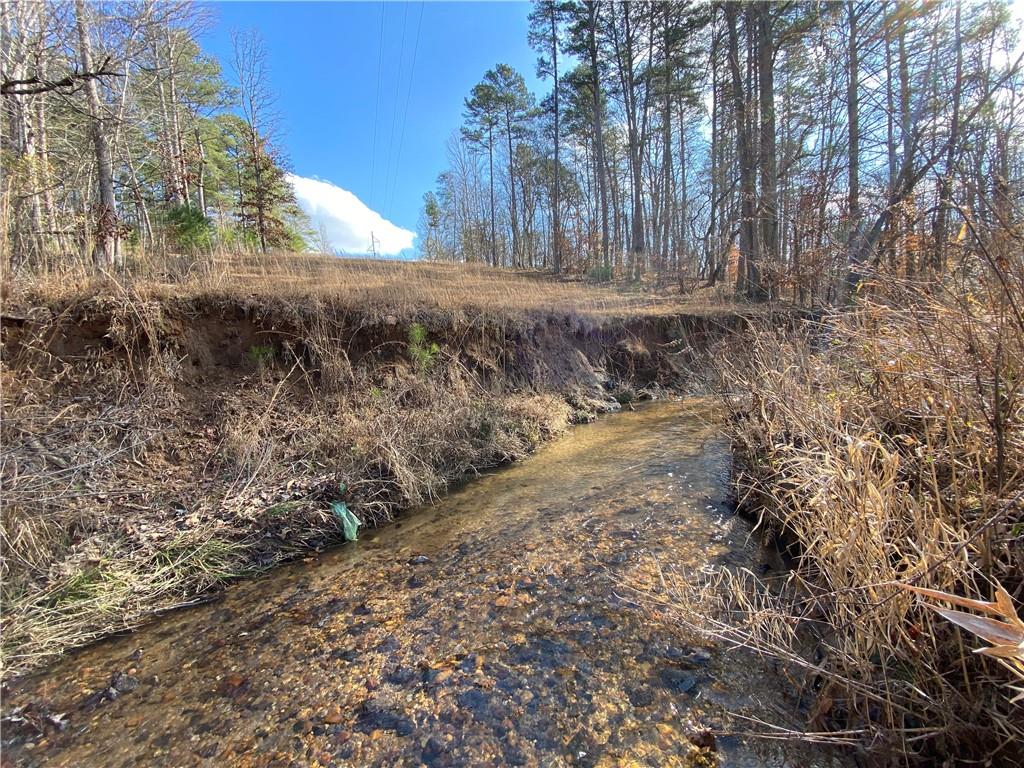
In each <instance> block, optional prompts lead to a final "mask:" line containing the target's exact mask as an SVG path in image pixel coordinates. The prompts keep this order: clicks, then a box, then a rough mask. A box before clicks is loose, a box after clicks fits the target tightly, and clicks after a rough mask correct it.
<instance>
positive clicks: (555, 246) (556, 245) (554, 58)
mask: <svg viewBox="0 0 1024 768" xmlns="http://www.w3.org/2000/svg"><path fill="white" fill-rule="evenodd" d="M555 10H556V7H555V5H554V4H552V6H551V71H552V74H553V75H554V79H555V90H554V98H555V185H554V186H555V199H554V201H553V204H552V206H551V240H552V249H551V258H552V261H553V262H554V264H553V266H554V269H555V274H560V273H561V272H562V220H561V208H560V207H559V197H560V196H561V178H562V172H561V168H562V166H561V164H560V161H559V158H558V150H559V144H560V135H559V131H558V120H559V110H558V18H557V16H556V14H555Z"/></svg>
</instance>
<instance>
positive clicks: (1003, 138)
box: [421, 0, 1021, 304]
mask: <svg viewBox="0 0 1024 768" xmlns="http://www.w3.org/2000/svg"><path fill="white" fill-rule="evenodd" d="M530 22H531V32H530V42H531V44H532V45H533V46H534V48H535V49H536V50H537V51H538V53H539V54H540V59H539V61H538V74H539V75H540V76H542V77H544V78H546V80H547V81H552V84H553V90H552V92H551V93H550V94H544V95H543V96H541V97H540V98H538V95H536V94H530V93H524V92H523V88H522V85H521V83H520V81H521V77H517V75H516V73H514V72H510V71H509V68H508V67H507V66H505V65H499V66H497V67H496V68H495V69H493V70H491V71H489V72H488V73H486V74H485V76H484V77H483V79H482V80H481V83H480V84H479V85H478V86H476V87H475V88H474V89H473V93H472V94H471V95H470V96H469V97H468V98H467V101H466V113H465V116H466V125H465V126H464V128H463V129H462V131H461V133H457V134H455V135H453V137H452V139H451V140H450V142H449V147H448V151H449V167H448V168H447V169H446V170H445V171H444V172H443V173H442V174H441V175H440V176H439V177H438V184H437V188H436V190H434V191H432V192H430V193H429V194H428V197H427V203H428V204H427V205H426V206H425V209H424V217H423V221H422V226H421V246H422V249H423V253H424V255H425V256H426V257H427V258H432V259H439V260H452V261H467V262H474V261H489V262H490V263H492V264H494V265H502V266H516V267H523V266H526V267H531V268H541V269H550V270H553V271H556V272H560V271H563V270H564V271H568V272H571V273H576V274H588V275H591V276H592V277H598V278H602V277H603V278H605V279H607V278H610V277H612V276H615V277H617V278H625V279H637V278H639V277H640V276H641V275H644V274H649V275H650V276H651V277H652V278H654V279H656V280H657V281H659V282H661V283H670V282H672V281H678V282H679V283H680V285H683V286H686V287H687V288H690V287H694V286H696V285H715V284H717V283H722V282H727V283H729V284H731V285H733V286H734V287H735V289H736V290H737V291H738V292H739V293H741V294H743V295H746V296H748V297H750V298H755V299H756V298H768V297H771V298H775V299H784V300H792V301H795V302H799V303H804V304H821V303H835V302H838V301H843V300H845V297H846V295H847V294H848V293H849V292H850V291H852V290H855V289H856V285H857V282H858V279H859V276H861V275H862V274H863V273H864V271H865V270H869V269H871V270H873V269H879V268H884V269H886V270H887V272H888V273H890V274H892V275H894V276H899V277H904V276H914V275H922V274H929V275H935V274H938V273H941V272H942V271H943V270H945V269H946V268H947V266H948V259H949V256H950V254H951V253H954V252H961V251H963V250H964V249H968V248H971V247H974V246H973V245H972V244H971V243H970V242H968V240H969V238H966V235H965V232H964V230H965V228H967V227H969V228H971V229H973V230H976V231H978V232H983V231H990V230H991V227H992V225H993V224H994V223H995V222H996V221H997V220H998V221H1000V222H1002V223H1003V224H1005V225H1008V226H1011V227H1012V226H1015V222H1016V219H1015V217H1014V214H1013V213H1012V211H1013V210H1014V208H1015V206H1016V205H1017V204H1018V203H1019V198H1020V190H1021V155H1020V150H1019V146H1020V143H1021V142H1020V130H1021V128H1020V126H1019V119H1018V118H1016V117H1015V115H1014V111H1015V105H1016V103H1017V101H1018V99H1019V91H1020V87H1021V74H1020V71H1019V66H1018V65H1019V60H1016V59H1015V58H1014V53H1013V52H1014V51H1015V46H1016V41H1017V29H1016V26H1015V25H1014V24H1013V23H1012V21H1011V18H1010V15H1009V6H1008V5H1006V4H1003V3H972V4H963V5H962V6H961V5H954V4H935V3H896V2H884V3H877V2H856V0H853V1H851V2H847V3H843V4H840V3H833V4H824V5H821V4H813V3H786V4H772V3H761V4H757V3H749V4H742V3H712V4H698V3H692V2H669V3H614V2H544V3H539V4H537V5H536V6H535V8H534V10H533V12H532V14H531V19H530ZM559 56H561V58H559ZM559 64H561V66H562V67H563V70H564V71H559V69H558V65H559ZM498 73H501V74H500V82H501V83H502V84H503V85H501V86H500V87H499V86H498V84H497V81H496V79H495V78H496V76H497V74H498ZM513 83H514V84H515V85H514V86H513V85H512V84H513ZM484 93H488V94H491V96H490V97H489V98H491V99H492V100H494V101H495V103H494V104H493V105H492V107H490V108H489V109H490V110H491V111H490V112H486V109H485V110H484V112H482V111H481V110H482V109H483V107H484V103H485V101H486V99H484V100H481V96H482V95H483V94H484ZM513 93H514V96H513V95H512V94H513ZM502 99H505V100H506V101H505V102H503V103H507V104H508V105H509V108H508V110H506V111H501V108H499V107H498V104H497V102H498V101H501V100H502ZM509 99H511V101H509ZM484 113H486V114H489V115H491V117H490V118H488V119H490V120H492V121H493V132H494V133H495V135H498V134H500V135H501V139H502V141H501V142H497V141H496V140H491V139H493V138H494V137H492V136H489V134H488V132H489V131H491V130H492V129H491V128H489V127H487V125H489V124H486V125H485V123H483V122H481V115H482V114H484ZM495 197H496V198H497V199H496V200H495ZM531 214H532V215H531Z"/></svg>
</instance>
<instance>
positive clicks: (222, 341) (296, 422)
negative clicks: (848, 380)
mask: <svg viewBox="0 0 1024 768" xmlns="http://www.w3.org/2000/svg"><path fill="white" fill-rule="evenodd" d="M8 312H9V315H8V316H7V317H5V322H4V327H3V334H4V335H3V347H4V359H3V387H4V403H3V408H4V414H3V416H4V418H3V427H2V428H3V435H2V437H3V441H2V442H3V466H2V479H3V484H4V496H5V498H4V502H5V503H4V505H3V536H4V549H5V557H4V562H3V581H4V586H3V589H4V595H3V598H4V613H5V615H4V623H5V627H4V638H3V652H4V658H3V666H4V674H5V675H11V674H18V673H20V672H23V671H26V670H28V669H30V668H32V667H34V666H37V665H39V664H41V663H45V662H46V661H47V660H49V659H52V658H54V657H55V656H56V655H58V654H59V653H61V652H62V651H63V650H65V649H67V648H69V647H73V646H76V645H81V644H83V643H85V642H88V641H89V640H91V639H93V638H96V637H99V636H102V635H105V634H109V633H111V632H115V631H118V630H122V629H125V628H128V627H131V626H134V625H137V624H138V623H139V622H140V621H141V620H143V619H144V618H146V617H147V616H149V615H152V614H153V613H154V612H157V611H160V610H164V609H167V608H169V607H173V606H176V605H180V604H182V603H186V602H188V601H191V600H194V599H196V598H198V597H201V596H202V595H203V594H205V593H207V592H208V591H209V590H210V589H212V588H214V587H216V585H218V584H220V583H222V582H223V581H224V580H225V579H228V578H232V577H235V576H238V575H241V574H245V573H251V572H254V571H257V570H259V569H263V568H266V567H268V566H270V565H272V564H274V563H276V562H279V561H281V560H284V559H288V558H291V557H294V556H296V555H298V554H301V553H303V552H306V551H309V550H312V549H319V548H323V547H325V546H327V545H329V544H331V543H333V542H336V541H338V540H339V539H340V538H342V535H343V531H342V525H341V520H340V518H339V517H338V516H337V514H336V512H337V510H338V507H337V506H336V505H333V506H332V504H334V503H335V502H338V501H344V502H345V503H346V504H347V505H348V507H349V508H350V509H351V510H352V511H353V512H354V513H355V514H356V515H357V516H358V517H359V518H360V520H361V521H362V523H363V524H364V525H377V524H380V523H382V522H385V521H387V520H389V519H391V518H392V516H393V515H394V514H395V513H396V512H398V511H400V510H402V509H404V508H406V507H409V506H411V505H413V504H416V503H420V502H422V501H424V500H426V499H429V498H432V497H434V496H435V495H436V494H437V493H439V492H441V491H442V490H443V489H444V488H445V487H446V485H447V484H448V483H450V482H451V481H453V480H456V479H458V478H461V477H464V476H465V475H467V474H471V473H473V472H475V471H478V470H481V469H484V468H487V467H491V466H495V465H498V464H500V463H503V462H506V461H510V460H515V459H517V458H519V457H521V456H524V455H526V454H528V453H529V452H531V451H532V450H533V449H534V448H535V447H536V446H537V445H538V444H539V443H541V442H542V441H543V440H545V439H546V438H547V437H549V436H551V435H554V434H556V433H558V432H560V431H562V430H563V429H565V428H566V427H567V425H569V424H571V423H573V422H577V421H582V420H588V419H590V418H592V417H593V416H594V414H596V413H598V412H600V411H604V410H610V409H614V408H617V407H619V403H620V402H629V401H630V400H632V399H634V398H636V397H641V396H643V395H644V394H645V393H651V392H657V391H659V390H662V389H674V390H681V389H686V388H688V387H692V386H693V383H694V382H693V377H692V367H693V366H692V364H693V361H694V359H695V356H696V355H697V353H698V352H699V351H700V350H701V349H703V348H704V347H705V346H706V345H707V344H708V343H709V342H710V341H711V340H713V339H714V338H716V337H718V336H720V335H721V334H722V333H724V332H726V331H729V330H731V329H735V328H737V327H739V326H740V325H742V324H743V322H744V321H743V319H742V318H741V317H740V316H738V315H735V314H729V315H726V314H723V315H713V314H706V315H679V314H676V315H672V316H646V317H642V318H632V319H629V318H625V319H608V318H602V319H600V320H597V319H588V318H586V317H582V316H578V315H569V314H554V313H543V314H540V313H538V314H529V313H517V314H514V315H513V314H498V313H493V312H486V311H481V312H479V313H470V312H467V311H465V310H460V311H457V312H444V311H441V310H422V311H418V312H411V311H404V312H402V313H398V312H396V313H394V314H392V313H389V312H387V311H375V310H371V309H363V310H359V309H353V308H352V307H351V306H350V305H347V304H345V303H344V302H342V301H340V300H339V301H338V302H337V303H335V302H332V301H329V300H325V299H323V298H318V299H313V298H311V299H308V300H300V299H295V298H291V299H288V300H283V299H275V298H268V297H256V296H250V297H239V296H238V295H237V294H236V295H230V294H227V293H225V294H216V293H212V292H211V293H209V294H203V295H198V296H192V297H190V298H187V299H185V298H183V299H176V298H147V299H142V298H139V297H137V296H127V295H124V296H111V295H93V296H84V297H80V298H77V299H75V300H72V301H66V302H64V303H62V304H60V305H51V306H45V307H39V306H37V307H34V308H28V309H25V310H23V311H14V310H10V309H8Z"/></svg>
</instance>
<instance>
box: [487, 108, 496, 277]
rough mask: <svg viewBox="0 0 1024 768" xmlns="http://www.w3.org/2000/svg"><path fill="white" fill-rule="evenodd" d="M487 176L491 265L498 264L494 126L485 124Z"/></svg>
mask: <svg viewBox="0 0 1024 768" xmlns="http://www.w3.org/2000/svg"><path fill="white" fill-rule="evenodd" d="M487 168H488V170H487V178H488V181H490V184H491V266H492V267H496V266H498V238H497V236H496V230H495V227H494V126H493V125H491V123H490V122H489V121H488V124H487Z"/></svg>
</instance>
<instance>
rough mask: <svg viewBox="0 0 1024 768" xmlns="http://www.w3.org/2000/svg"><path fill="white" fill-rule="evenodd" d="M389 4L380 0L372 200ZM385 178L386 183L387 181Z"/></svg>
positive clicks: (371, 183) (371, 175)
mask: <svg viewBox="0 0 1024 768" xmlns="http://www.w3.org/2000/svg"><path fill="white" fill-rule="evenodd" d="M386 13H387V6H386V5H385V3H384V0H380V42H379V43H378V44H377V97H376V99H375V100H374V104H373V151H372V152H371V153H370V201H371V203H372V201H373V188H374V184H375V181H376V179H375V176H376V173H377V116H378V114H379V113H380V75H381V68H382V65H383V63H384V15H385V14H386ZM386 181H387V180H386V179H385V183H386ZM385 188H386V184H385Z"/></svg>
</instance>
